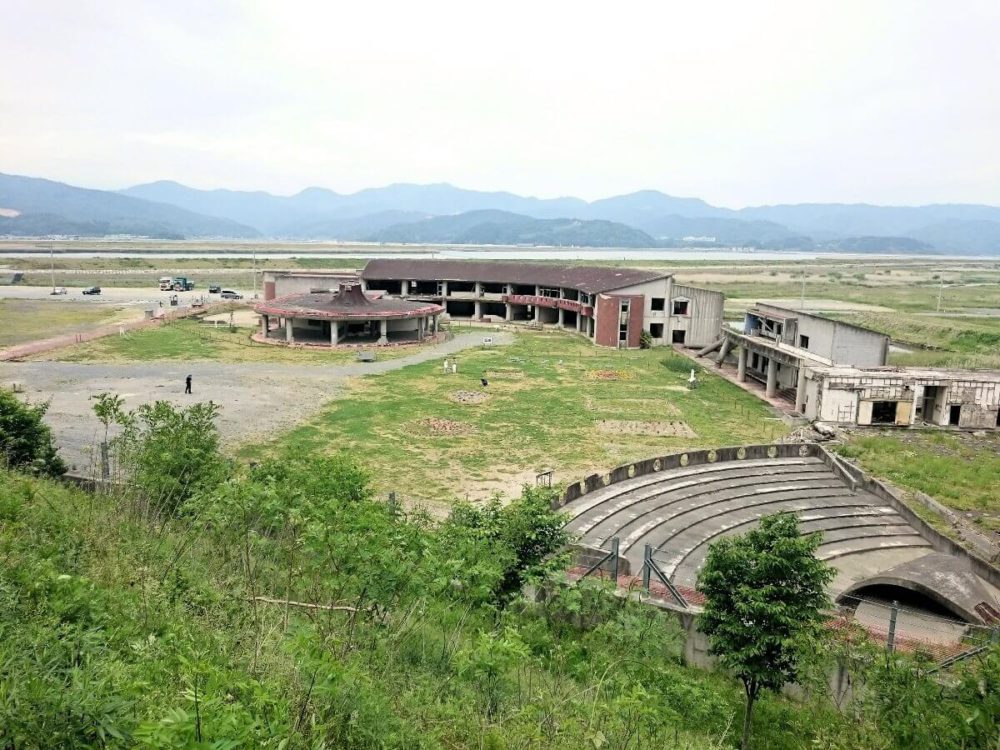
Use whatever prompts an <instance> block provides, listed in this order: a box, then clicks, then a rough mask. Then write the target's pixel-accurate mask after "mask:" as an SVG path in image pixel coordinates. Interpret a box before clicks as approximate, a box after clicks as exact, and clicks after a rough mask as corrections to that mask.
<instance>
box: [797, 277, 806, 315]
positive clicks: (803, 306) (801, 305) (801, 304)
mask: <svg viewBox="0 0 1000 750" xmlns="http://www.w3.org/2000/svg"><path fill="white" fill-rule="evenodd" d="M799 309H800V310H803V311H804V310H805V309H806V272H805V271H803V272H802V297H801V299H800V300H799Z"/></svg>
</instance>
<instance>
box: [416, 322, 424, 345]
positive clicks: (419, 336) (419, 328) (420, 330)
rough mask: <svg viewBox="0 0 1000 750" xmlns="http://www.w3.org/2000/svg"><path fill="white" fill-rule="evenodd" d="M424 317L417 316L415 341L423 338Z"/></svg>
mask: <svg viewBox="0 0 1000 750" xmlns="http://www.w3.org/2000/svg"><path fill="white" fill-rule="evenodd" d="M424 322H425V319H424V318H417V341H423V340H424Z"/></svg>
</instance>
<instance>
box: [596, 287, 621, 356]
mask: <svg viewBox="0 0 1000 750" xmlns="http://www.w3.org/2000/svg"><path fill="white" fill-rule="evenodd" d="M594 316H595V320H594V343H595V344H597V345H598V346H618V298H617V297H609V296H607V295H605V294H599V295H597V304H596V305H594Z"/></svg>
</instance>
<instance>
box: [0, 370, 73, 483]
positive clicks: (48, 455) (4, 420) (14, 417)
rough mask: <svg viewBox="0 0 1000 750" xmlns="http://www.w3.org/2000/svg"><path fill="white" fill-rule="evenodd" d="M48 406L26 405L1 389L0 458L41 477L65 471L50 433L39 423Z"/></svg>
mask: <svg viewBox="0 0 1000 750" xmlns="http://www.w3.org/2000/svg"><path fill="white" fill-rule="evenodd" d="M48 408H49V405H48V404H47V403H45V404H35V405H32V404H25V403H23V402H22V401H21V400H20V399H19V398H18V397H17V396H15V395H14V394H13V393H11V392H10V391H8V390H6V389H0V460H2V461H3V463H4V464H5V465H6V466H8V467H10V468H12V469H19V470H21V471H26V472H29V473H32V474H39V475H43V476H59V475H61V474H65V473H66V464H65V463H64V462H63V460H62V459H61V458H60V457H59V454H58V452H57V449H56V447H55V445H54V444H53V442H52V432H51V430H49V428H48V425H46V424H45V423H44V422H42V417H44V416H45V412H46V411H47V410H48Z"/></svg>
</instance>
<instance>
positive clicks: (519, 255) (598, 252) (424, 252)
mask: <svg viewBox="0 0 1000 750" xmlns="http://www.w3.org/2000/svg"><path fill="white" fill-rule="evenodd" d="M48 254H49V253H48V251H47V250H43V249H38V250H35V251H23V250H15V251H12V252H8V251H5V250H3V249H0V257H4V258H38V257H41V256H45V255H48ZM55 255H57V256H58V257H59V258H60V259H66V258H79V259H87V258H162V259H166V260H181V259H199V258H241V259H248V258H253V257H257V258H261V259H273V260H290V259H292V258H423V259H438V260H573V261H587V260H592V261H598V260H599V261H612V260H621V261H633V262H634V261H653V260H660V261H663V260H666V261H669V260H679V261H688V262H691V261H702V262H705V261H717V262H734V261H774V260H780V261H793V260H818V259H820V258H830V259H843V260H858V259H864V260H871V261H877V260H883V261H884V260H885V259H887V258H892V259H897V260H903V259H912V260H924V259H926V260H940V259H942V258H949V259H954V260H987V259H988V258H984V257H982V256H979V257H976V256H962V255H905V254H900V255H893V254H885V255H875V254H870V253H839V252H824V251H820V250H817V251H799V250H787V251H786V250H751V249H744V248H730V249H718V250H715V249H711V250H703V249H694V248H692V249H685V248H651V249H630V248H577V247H565V248H562V247H561V248H532V247H526V248H521V247H512V248H498V249H492V248H481V249H480V248H468V249H461V248H448V249H440V250H438V249H433V248H420V249H417V248H414V249H413V250H410V251H400V250H380V249H378V248H374V247H364V246H362V247H357V246H355V247H345V248H344V249H343V250H338V251H333V252H331V251H327V250H317V251H311V250H302V251H299V252H289V251H287V250H282V249H280V246H279V247H276V248H273V249H272V248H261V249H260V250H258V251H257V252H256V253H253V252H246V251H243V250H238V251H233V252H229V251H226V250H225V249H219V250H216V251H211V250H209V251H205V250H192V251H188V252H178V251H177V250H173V249H169V250H167V249H165V250H162V251H161V250H149V251H145V250H140V251H136V250H131V249H126V248H123V249H122V250H118V251H110V250H85V249H80V250H76V249H69V250H57V251H56V252H55Z"/></svg>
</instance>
